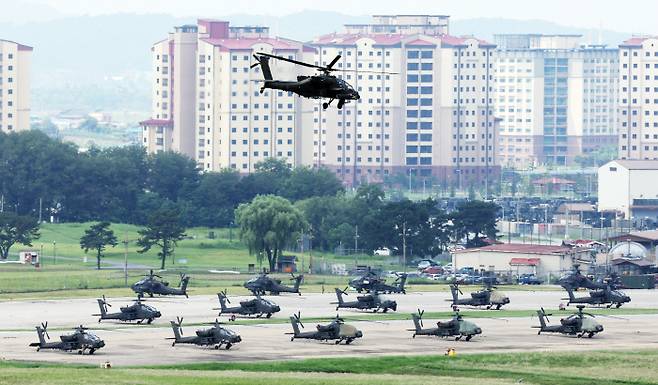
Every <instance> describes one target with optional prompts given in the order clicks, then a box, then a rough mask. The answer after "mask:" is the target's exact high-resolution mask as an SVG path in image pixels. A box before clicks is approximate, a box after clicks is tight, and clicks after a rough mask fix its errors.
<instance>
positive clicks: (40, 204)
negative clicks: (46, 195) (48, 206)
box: [39, 198, 43, 224]
mask: <svg viewBox="0 0 658 385" xmlns="http://www.w3.org/2000/svg"><path fill="white" fill-rule="evenodd" d="M42 201H43V199H41V198H39V224H41V207H42Z"/></svg>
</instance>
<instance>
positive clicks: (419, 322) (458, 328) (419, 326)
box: [407, 307, 482, 341]
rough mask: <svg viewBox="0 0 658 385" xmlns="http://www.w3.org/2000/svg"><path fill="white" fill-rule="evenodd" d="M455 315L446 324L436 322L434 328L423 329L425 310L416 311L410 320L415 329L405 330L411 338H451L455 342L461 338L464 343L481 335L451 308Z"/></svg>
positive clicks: (456, 310) (479, 330)
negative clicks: (409, 332)
mask: <svg viewBox="0 0 658 385" xmlns="http://www.w3.org/2000/svg"><path fill="white" fill-rule="evenodd" d="M453 308H454V311H455V314H454V315H453V316H452V319H451V320H450V321H447V322H441V321H439V322H437V323H436V327H435V328H427V329H423V326H424V325H423V314H425V310H420V309H418V314H416V313H412V314H411V318H412V319H413V321H414V326H415V329H407V330H409V331H412V332H414V334H413V336H412V338H416V336H437V337H444V338H445V337H453V336H455V341H459V340H460V339H461V338H462V337H465V338H464V339H465V340H466V341H470V340H471V338H473V336H474V335H478V334H482V329H481V328H480V327H479V326H477V325H476V324H474V323H473V322H470V321H465V320H464V318H463V317H462V316H461V314H459V309H457V307H453Z"/></svg>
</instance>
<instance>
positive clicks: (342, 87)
mask: <svg viewBox="0 0 658 385" xmlns="http://www.w3.org/2000/svg"><path fill="white" fill-rule="evenodd" d="M254 58H255V59H256V63H254V64H252V65H251V68H254V67H257V66H260V67H261V70H262V71H263V78H264V83H263V86H262V87H261V88H260V93H261V94H262V93H263V92H264V91H265V89H266V88H270V89H274V90H281V91H287V92H294V93H296V94H297V95H299V96H303V97H305V98H311V99H329V102H325V103H322V108H323V109H325V110H326V109H327V108H329V105H331V103H332V102H333V101H334V100H336V99H338V106H337V107H338V109H341V108H343V105H345V103H347V102H349V101H350V100H359V99H360V98H361V97H360V96H359V93H358V92H356V90H355V89H354V88H353V87H352V86H351V85H349V84H348V83H347V82H346V81H345V80H343V79H341V78H338V77H336V76H334V75H331V72H332V71H346V70H344V69H342V68H341V69H336V68H333V66H334V65H335V64H336V63H337V62H338V60H340V58H341V56H340V55H337V56H336V57H335V58H334V60H332V61H331V62H330V63H329V64H328V65H327V66H326V67H322V66H317V65H314V64H309V63H304V62H301V61H297V60H293V59H288V58H285V57H282V56H276V55H270V54H268V53H263V52H258V53H257V54H256V55H254ZM270 58H273V59H277V60H283V61H287V62H289V63H293V64H297V65H301V66H304V67H309V68H315V69H318V70H320V72H322V74H320V75H313V76H297V81H282V80H274V78H273V77H272V70H271V69H270V63H269V61H270ZM347 71H349V70H347ZM351 72H354V71H351ZM359 72H360V73H365V72H369V71H359ZM377 73H379V74H383V72H377Z"/></svg>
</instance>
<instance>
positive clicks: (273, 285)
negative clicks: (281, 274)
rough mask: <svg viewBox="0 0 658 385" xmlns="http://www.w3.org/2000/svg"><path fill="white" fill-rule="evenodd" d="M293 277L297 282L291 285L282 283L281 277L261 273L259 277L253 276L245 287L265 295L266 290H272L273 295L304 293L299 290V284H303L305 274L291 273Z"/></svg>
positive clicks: (254, 292)
mask: <svg viewBox="0 0 658 385" xmlns="http://www.w3.org/2000/svg"><path fill="white" fill-rule="evenodd" d="M290 275H291V276H292V278H290V279H291V280H293V281H295V284H294V285H293V286H292V287H290V286H286V285H282V284H281V280H280V279H276V278H271V277H270V276H268V275H267V274H265V273H262V274H260V275H259V276H258V277H255V278H252V279H250V280H248V281H247V282H245V283H244V285H243V286H244V287H245V288H247V289H248V290H249V291H251V292H252V293H253V294H254V295H256V294H260V295H265V293H266V292H268V291H269V292H270V294H271V295H279V294H280V293H297V294H299V295H302V293H301V292H300V291H299V285H301V283H302V280H303V279H304V275H303V274H300V275H298V276H295V275H294V274H292V273H290Z"/></svg>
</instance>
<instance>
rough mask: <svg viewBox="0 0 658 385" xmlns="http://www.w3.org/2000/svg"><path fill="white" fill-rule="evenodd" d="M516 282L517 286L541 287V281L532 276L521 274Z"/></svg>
mask: <svg viewBox="0 0 658 385" xmlns="http://www.w3.org/2000/svg"><path fill="white" fill-rule="evenodd" d="M517 282H518V283H519V285H541V283H542V280H541V279H539V278H537V276H536V275H534V274H521V275H520V276H519V279H518V280H517Z"/></svg>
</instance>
